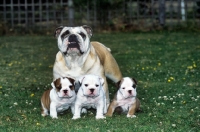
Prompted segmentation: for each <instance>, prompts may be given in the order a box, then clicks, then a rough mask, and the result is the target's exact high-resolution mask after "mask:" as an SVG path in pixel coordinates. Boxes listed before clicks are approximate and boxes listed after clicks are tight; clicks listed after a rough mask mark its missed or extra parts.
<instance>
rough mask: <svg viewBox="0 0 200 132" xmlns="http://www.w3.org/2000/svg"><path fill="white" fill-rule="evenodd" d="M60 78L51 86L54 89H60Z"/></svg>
mask: <svg viewBox="0 0 200 132" xmlns="http://www.w3.org/2000/svg"><path fill="white" fill-rule="evenodd" d="M60 81H61V80H60V78H58V79H56V80H55V81H53V82H52V83H51V86H52V87H53V88H56V87H60Z"/></svg>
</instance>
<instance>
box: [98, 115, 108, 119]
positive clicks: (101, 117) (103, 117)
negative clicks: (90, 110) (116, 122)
mask: <svg viewBox="0 0 200 132" xmlns="http://www.w3.org/2000/svg"><path fill="white" fill-rule="evenodd" d="M105 118H106V117H105V116H103V115H102V116H96V119H105Z"/></svg>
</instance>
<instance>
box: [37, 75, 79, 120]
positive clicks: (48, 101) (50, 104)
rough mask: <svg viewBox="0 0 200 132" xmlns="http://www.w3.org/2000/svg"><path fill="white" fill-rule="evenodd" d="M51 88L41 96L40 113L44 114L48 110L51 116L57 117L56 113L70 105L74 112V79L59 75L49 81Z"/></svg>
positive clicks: (46, 113)
mask: <svg viewBox="0 0 200 132" xmlns="http://www.w3.org/2000/svg"><path fill="white" fill-rule="evenodd" d="M51 85H52V89H49V90H47V91H45V92H44V93H43V95H42V97H41V106H42V108H41V115H42V116H46V115H48V112H50V116H51V117H52V118H58V117H57V113H58V112H63V111H64V110H67V109H68V108H69V107H71V111H72V114H73V113H74V102H75V99H76V94H75V90H74V80H73V79H71V78H67V77H61V78H58V79H56V80H55V81H53V82H52V83H51Z"/></svg>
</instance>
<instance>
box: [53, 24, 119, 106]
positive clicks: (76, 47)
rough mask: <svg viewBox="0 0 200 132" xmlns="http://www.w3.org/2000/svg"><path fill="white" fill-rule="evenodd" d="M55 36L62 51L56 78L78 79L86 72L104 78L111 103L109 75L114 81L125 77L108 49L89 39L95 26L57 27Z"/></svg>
mask: <svg viewBox="0 0 200 132" xmlns="http://www.w3.org/2000/svg"><path fill="white" fill-rule="evenodd" d="M55 36H56V38H57V43H58V48H59V50H60V51H59V52H58V53H57V55H56V60H55V63H54V67H53V78H54V79H56V78H59V77H70V78H73V79H76V81H77V78H78V77H80V76H82V75H85V74H94V75H97V76H100V77H102V78H103V79H104V80H105V82H104V86H103V87H104V91H105V92H106V99H107V100H106V102H107V106H108V105H109V103H110V100H109V92H108V85H107V82H106V77H108V78H110V79H111V80H112V81H114V82H115V83H116V82H118V81H119V80H121V79H122V74H121V72H120V69H119V67H118V64H117V62H116V61H115V59H114V57H113V56H112V54H111V53H110V51H109V49H108V48H107V47H106V46H104V45H103V44H101V43H99V42H90V38H91V36H92V29H91V28H90V27H89V26H80V27H58V28H57V29H56V31H55ZM76 90H78V89H76Z"/></svg>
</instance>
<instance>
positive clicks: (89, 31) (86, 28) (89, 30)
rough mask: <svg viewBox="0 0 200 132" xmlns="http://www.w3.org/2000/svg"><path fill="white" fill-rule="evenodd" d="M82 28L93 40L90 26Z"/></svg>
mask: <svg viewBox="0 0 200 132" xmlns="http://www.w3.org/2000/svg"><path fill="white" fill-rule="evenodd" d="M82 27H83V28H84V29H85V30H86V32H87V34H88V35H89V37H90V38H91V37H92V28H91V27H90V26H87V25H83V26H82Z"/></svg>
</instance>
